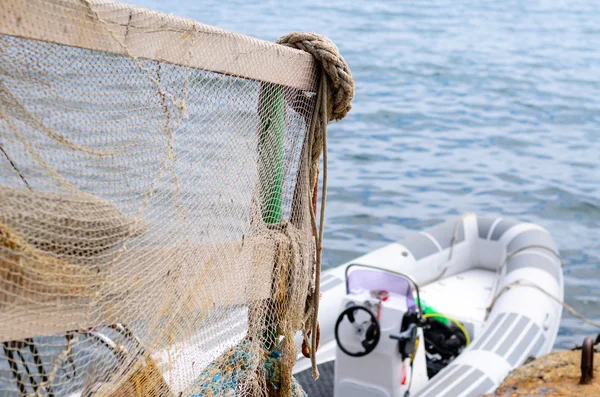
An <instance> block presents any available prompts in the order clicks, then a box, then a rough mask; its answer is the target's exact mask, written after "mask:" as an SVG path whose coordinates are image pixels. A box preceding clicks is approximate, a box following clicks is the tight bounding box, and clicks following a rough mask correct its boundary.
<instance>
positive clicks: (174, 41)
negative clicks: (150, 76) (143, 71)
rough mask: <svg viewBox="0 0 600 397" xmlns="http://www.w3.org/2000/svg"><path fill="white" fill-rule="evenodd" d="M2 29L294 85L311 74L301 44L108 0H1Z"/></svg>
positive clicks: (307, 84) (311, 83) (309, 83)
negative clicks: (265, 38) (296, 45)
mask: <svg viewBox="0 0 600 397" xmlns="http://www.w3.org/2000/svg"><path fill="white" fill-rule="evenodd" d="M0 33H1V34H6V35H11V36H17V37H22V38H26V39H33V40H41V41H45V42H50V43H56V44H62V45H67V46H72V47H78V48H84V49H88V50H95V51H102V52H108V53H112V54H119V55H125V56H129V57H132V58H142V59H148V60H154V61H160V62H167V63H172V64H176V65H181V66H186V67H192V68H197V69H202V70H208V71H212V72H216V73H221V74H226V75H231V76H236V77H242V78H246V79H251V80H257V81H261V82H266V83H274V84H279V85H283V86H287V87H293V88H297V89H300V90H314V87H315V81H316V77H315V76H316V74H315V62H314V60H313V58H312V56H311V55H309V54H308V53H306V52H303V51H299V50H296V49H292V48H289V47H285V46H281V45H277V44H273V43H269V42H266V41H262V40H258V39H255V38H252V37H248V36H244V35H241V34H236V33H232V32H229V31H226V30H222V29H218V28H215V27H212V26H209V25H205V24H202V23H199V22H196V21H194V20H192V19H187V18H181V17H175V16H173V15H169V14H164V13H161V12H157V11H153V10H149V9H146V8H142V7H137V6H131V5H128V4H123V3H118V2H113V1H105V0H2V1H0ZM67 61H68V60H65V62H67Z"/></svg>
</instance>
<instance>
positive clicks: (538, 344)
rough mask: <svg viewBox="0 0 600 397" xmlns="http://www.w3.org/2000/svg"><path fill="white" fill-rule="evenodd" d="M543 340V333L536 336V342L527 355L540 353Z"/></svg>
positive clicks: (544, 340) (535, 355) (544, 339)
mask: <svg viewBox="0 0 600 397" xmlns="http://www.w3.org/2000/svg"><path fill="white" fill-rule="evenodd" d="M545 342H546V338H545V337H544V334H540V337H539V338H538V340H537V342H535V346H533V349H531V351H530V352H529V355H530V356H533V357H537V356H538V355H539V354H540V350H542V346H543V345H544V343H545Z"/></svg>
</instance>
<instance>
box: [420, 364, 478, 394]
mask: <svg viewBox="0 0 600 397" xmlns="http://www.w3.org/2000/svg"><path fill="white" fill-rule="evenodd" d="M452 367H454V368H452ZM446 368H447V369H446V371H445V372H444V373H441V372H440V373H439V374H438V375H436V376H434V377H433V378H432V383H430V384H428V385H427V386H425V388H424V389H423V390H421V391H420V392H419V393H417V395H416V396H415V397H438V396H439V395H440V393H442V392H444V390H446V389H447V388H448V386H450V385H451V384H452V383H453V382H454V381H455V380H456V378H458V377H460V376H461V375H464V374H465V373H466V372H467V371H469V370H470V369H471V367H469V366H467V365H456V366H453V365H450V366H448V367H446ZM440 375H442V376H441V377H440V380H439V381H437V382H436V380H437V379H436V378H437V377H438V376H440Z"/></svg>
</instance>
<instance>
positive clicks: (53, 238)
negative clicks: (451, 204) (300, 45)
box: [0, 0, 316, 397]
mask: <svg viewBox="0 0 600 397" xmlns="http://www.w3.org/2000/svg"><path fill="white" fill-rule="evenodd" d="M315 70H316V68H315V66H314V62H313V61H312V58H311V57H310V56H309V55H307V54H305V53H302V52H300V51H296V50H292V49H289V48H285V47H281V46H277V45H274V44H269V43H265V42H261V41H258V40H255V39H250V38H247V37H244V36H241V35H236V34H233V33H229V32H225V31H221V30H218V29H215V28H212V27H209V26H205V25H202V24H199V23H196V22H193V21H189V20H185V19H180V18H175V17H172V16H167V15H164V14H160V13H155V12H152V11H148V10H145V9H142V8H136V7H131V6H128V5H123V4H119V3H113V2H106V1H100V0H95V1H93V2H92V1H89V0H29V1H28V0H3V1H2V2H1V3H0V148H1V151H0V341H1V342H2V344H3V346H2V347H3V351H0V395H2V396H4V395H7V396H21V395H43V396H69V395H73V396H89V395H105V396H115V397H116V396H187V395H196V396H218V395H223V396H225V395H227V396H229V395H240V396H246V395H247V396H250V395H252V396H254V395H261V394H265V395H266V394H277V393H279V392H281V393H282V394H285V395H290V393H295V394H299V393H301V392H300V391H299V390H297V389H296V388H295V387H296V386H294V385H293V383H292V379H291V374H290V370H291V366H292V365H293V363H294V361H295V359H296V354H297V352H296V346H295V343H294V340H293V336H294V334H295V332H296V331H297V330H299V329H300V328H302V327H303V324H304V319H303V317H304V312H305V303H306V302H307V300H308V299H309V295H310V291H311V288H312V279H313V276H314V266H315V260H314V258H315V249H314V239H313V236H312V227H311V223H310V213H309V212H308V211H309V204H308V200H309V199H308V198H309V193H308V191H309V185H310V184H309V181H308V179H309V176H308V170H309V168H310V165H309V164H308V163H309V161H308V154H307V150H305V146H306V142H307V140H308V137H307V134H308V132H307V131H308V126H309V125H310V118H311V115H312V113H313V107H314V106H315V104H314V102H315V100H314V95H313V94H314V90H315V86H316V72H315Z"/></svg>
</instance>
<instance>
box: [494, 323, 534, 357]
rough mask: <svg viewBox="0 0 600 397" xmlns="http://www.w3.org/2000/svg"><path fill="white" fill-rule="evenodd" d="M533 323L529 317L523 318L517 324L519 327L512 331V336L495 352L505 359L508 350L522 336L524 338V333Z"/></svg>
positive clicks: (509, 335)
mask: <svg viewBox="0 0 600 397" xmlns="http://www.w3.org/2000/svg"><path fill="white" fill-rule="evenodd" d="M530 322H531V320H530V319H528V318H527V317H521V318H520V319H519V321H518V322H517V325H516V326H515V327H514V328H513V329H512V330H511V331H510V334H508V336H507V337H506V339H504V341H503V342H502V343H501V344H500V346H499V347H498V348H497V349H496V350H495V352H496V353H497V354H498V355H499V356H502V357H504V355H505V354H506V352H508V349H509V348H510V347H511V346H512V345H513V344H514V343H515V342H516V341H517V340H519V338H520V337H521V336H523V332H525V329H526V328H527V325H528V324H529V323H530Z"/></svg>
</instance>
